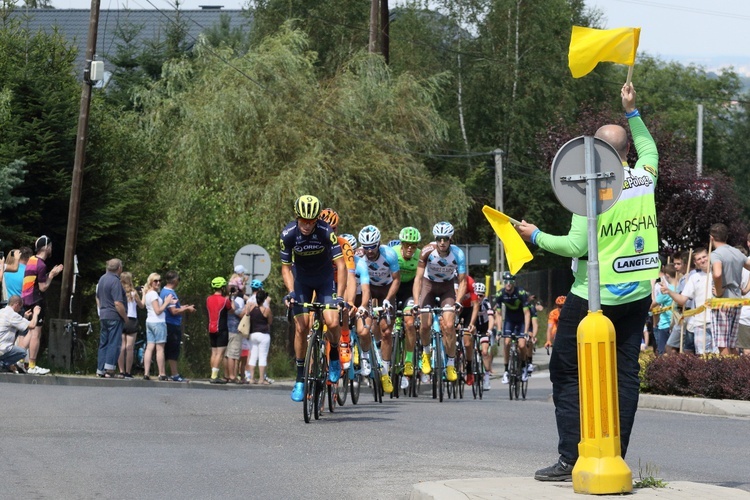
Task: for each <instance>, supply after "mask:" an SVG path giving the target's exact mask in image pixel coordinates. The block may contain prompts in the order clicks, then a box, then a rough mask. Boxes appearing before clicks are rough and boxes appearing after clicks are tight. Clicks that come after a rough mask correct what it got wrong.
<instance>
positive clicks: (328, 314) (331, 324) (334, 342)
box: [323, 309, 341, 359]
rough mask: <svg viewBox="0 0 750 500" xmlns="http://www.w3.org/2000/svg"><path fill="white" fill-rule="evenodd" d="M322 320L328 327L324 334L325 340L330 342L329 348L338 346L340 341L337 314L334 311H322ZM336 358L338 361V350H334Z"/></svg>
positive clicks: (339, 326)
mask: <svg viewBox="0 0 750 500" xmlns="http://www.w3.org/2000/svg"><path fill="white" fill-rule="evenodd" d="M323 320H324V321H325V323H326V326H327V327H328V332H326V338H327V339H328V342H330V344H331V346H338V345H339V341H340V340H341V325H339V312H338V311H336V310H330V309H328V310H325V311H323ZM335 355H336V357H335V358H334V359H338V349H337V350H336V354H335Z"/></svg>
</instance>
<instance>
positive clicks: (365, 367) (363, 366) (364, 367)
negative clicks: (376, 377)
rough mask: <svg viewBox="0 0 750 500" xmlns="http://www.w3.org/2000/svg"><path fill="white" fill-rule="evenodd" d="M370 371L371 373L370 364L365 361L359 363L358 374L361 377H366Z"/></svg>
mask: <svg viewBox="0 0 750 500" xmlns="http://www.w3.org/2000/svg"><path fill="white" fill-rule="evenodd" d="M371 371H372V367H370V362H369V361H368V360H366V359H362V360H361V361H360V370H359V373H361V374H362V376H364V377H366V376H368V375H369V374H370V372H371Z"/></svg>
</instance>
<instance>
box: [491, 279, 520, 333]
mask: <svg viewBox="0 0 750 500" xmlns="http://www.w3.org/2000/svg"><path fill="white" fill-rule="evenodd" d="M527 297H528V295H527V294H526V291H525V290H524V289H523V288H520V287H514V288H513V291H512V292H508V291H506V290H505V288H503V289H502V290H501V292H500V293H499V294H497V295H496V296H495V308H497V309H499V308H500V307H502V305H503V304H505V318H504V322H506V323H520V324H521V325H523V323H524V319H523V310H524V309H525V308H526V305H527V304H526V298H527Z"/></svg>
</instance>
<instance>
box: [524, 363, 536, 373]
mask: <svg viewBox="0 0 750 500" xmlns="http://www.w3.org/2000/svg"><path fill="white" fill-rule="evenodd" d="M526 370H527V371H528V372H529V373H534V365H532V364H531V363H529V366H527V367H526Z"/></svg>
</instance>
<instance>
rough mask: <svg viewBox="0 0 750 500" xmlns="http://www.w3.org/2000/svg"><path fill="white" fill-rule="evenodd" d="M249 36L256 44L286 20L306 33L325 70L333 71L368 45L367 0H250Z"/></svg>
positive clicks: (368, 15)
mask: <svg viewBox="0 0 750 500" xmlns="http://www.w3.org/2000/svg"><path fill="white" fill-rule="evenodd" d="M248 7H249V12H250V14H251V15H252V19H253V30H252V39H253V44H254V45H257V44H260V43H261V42H262V40H264V39H265V38H266V37H267V36H269V35H272V34H274V33H276V31H277V30H278V29H279V28H280V27H281V26H282V25H283V24H284V23H286V22H288V21H294V26H295V27H297V28H299V29H301V30H303V31H304V32H305V33H306V34H307V35H308V37H309V44H310V48H311V49H312V50H314V51H316V52H317V53H318V58H317V59H316V64H317V65H319V66H318V67H319V68H320V69H321V70H322V71H323V73H324V74H331V73H332V72H335V71H336V70H337V69H338V68H340V67H341V65H342V64H343V63H344V62H345V61H346V60H348V59H349V58H350V57H351V56H352V55H353V54H355V53H357V52H358V51H360V50H363V49H365V48H366V47H367V44H368V38H369V21H370V3H369V2H352V1H350V0H250V1H249V2H248Z"/></svg>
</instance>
